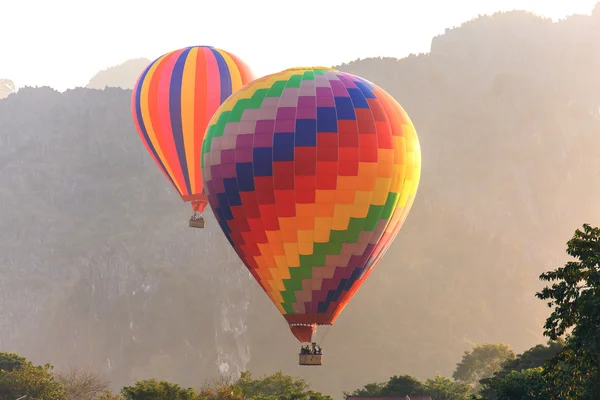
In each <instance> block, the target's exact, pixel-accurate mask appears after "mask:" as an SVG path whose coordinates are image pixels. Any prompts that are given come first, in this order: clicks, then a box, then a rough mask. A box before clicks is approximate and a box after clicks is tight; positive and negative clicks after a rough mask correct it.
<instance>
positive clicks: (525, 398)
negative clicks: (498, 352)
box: [484, 367, 554, 400]
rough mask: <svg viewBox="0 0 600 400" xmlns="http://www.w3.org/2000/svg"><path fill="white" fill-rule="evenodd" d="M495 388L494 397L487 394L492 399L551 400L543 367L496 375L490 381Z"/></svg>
mask: <svg viewBox="0 0 600 400" xmlns="http://www.w3.org/2000/svg"><path fill="white" fill-rule="evenodd" d="M488 385H489V387H490V389H491V390H493V397H487V396H485V397H484V398H485V399H488V400H491V399H492V398H493V399H495V400H514V399H519V400H551V399H554V397H552V396H551V394H550V392H549V390H548V384H547V382H546V379H545V377H544V374H543V369H542V368H541V367H539V368H530V369H524V370H522V371H511V372H509V373H508V374H506V375H503V376H499V377H495V378H493V379H491V380H490V381H489V383H488Z"/></svg>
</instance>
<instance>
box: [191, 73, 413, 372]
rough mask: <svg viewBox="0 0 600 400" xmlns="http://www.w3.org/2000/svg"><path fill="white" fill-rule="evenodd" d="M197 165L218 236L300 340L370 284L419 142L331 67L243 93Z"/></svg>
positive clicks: (262, 81)
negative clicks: (200, 163)
mask: <svg viewBox="0 0 600 400" xmlns="http://www.w3.org/2000/svg"><path fill="white" fill-rule="evenodd" d="M202 157H203V164H202V165H203V169H204V175H203V179H204V182H205V188H206V193H207V195H208V201H209V204H210V206H211V208H212V209H213V211H214V214H215V216H216V218H217V219H218V221H219V224H220V226H221V228H222V230H223V232H224V233H225V235H226V237H227V239H228V240H229V242H230V243H231V245H232V246H233V248H234V249H235V251H236V252H237V254H238V255H239V257H240V258H241V259H242V261H243V262H244V264H245V265H246V267H247V268H248V270H249V271H250V272H251V273H252V275H253V276H254V278H255V279H256V280H257V281H258V283H259V284H260V286H261V287H262V288H263V289H264V291H265V292H266V293H267V295H268V296H269V298H270V299H271V301H272V302H273V303H274V304H275V306H276V307H277V309H278V310H279V311H280V312H281V313H282V314H283V316H284V317H285V319H286V321H287V323H288V324H289V326H290V328H291V331H292V333H293V334H294V335H295V336H296V338H297V339H298V340H299V341H300V342H310V341H311V340H312V336H313V333H314V331H315V329H316V326H317V325H331V324H333V323H334V321H335V320H336V318H337V317H338V315H339V314H340V312H341V311H342V310H343V309H344V307H345V306H346V304H347V303H348V302H349V301H350V299H351V298H352V296H353V295H354V293H355V292H356V290H358V288H359V287H360V286H361V285H362V284H363V282H364V281H365V279H367V277H368V276H369V274H370V273H371V271H372V270H373V267H375V265H376V264H377V263H378V261H379V259H380V258H381V257H382V256H383V254H384V253H385V252H386V251H387V249H388V247H389V246H390V244H391V243H392V241H393V240H394V238H395V237H396V235H397V234H398V231H399V230H400V228H401V226H402V224H403V223H404V220H405V219H406V217H407V215H408V213H409V211H410V209H411V206H412V204H413V201H414V199H415V195H416V193H417V188H418V186H419V180H420V176H421V150H420V145H419V140H418V137H417V133H416V131H415V128H414V126H413V124H412V122H411V121H410V119H409V117H408V115H407V114H406V113H405V112H404V110H403V109H402V107H401V106H400V105H399V104H398V102H396V100H394V98H392V96H390V95H389V94H388V93H386V92H385V91H384V90H382V89H381V88H380V87H378V86H376V85H375V84H373V83H371V82H369V81H367V80H365V79H363V78H360V77H358V76H355V75H352V74H348V73H344V72H340V71H337V70H334V69H331V68H317V67H315V68H294V69H290V70H286V71H283V72H280V73H276V74H273V75H269V76H266V77H263V78H259V79H257V80H255V81H253V82H252V83H250V84H249V85H246V86H245V87H244V88H242V89H241V90H239V91H238V92H236V93H235V94H234V95H233V96H231V97H230V98H229V99H227V100H226V101H225V102H224V103H223V104H222V105H221V106H220V107H219V109H218V110H217V112H216V113H215V115H214V116H213V118H212V120H211V121H210V123H209V127H208V131H207V133H206V136H205V138H204V144H203V148H202ZM302 356H303V355H301V363H302ZM308 358H310V357H308ZM306 363H307V364H311V363H313V361H310V360H309V361H307V362H306ZM315 364H316V365H319V364H320V360H316V361H314V364H312V365H315Z"/></svg>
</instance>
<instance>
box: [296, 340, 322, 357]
mask: <svg viewBox="0 0 600 400" xmlns="http://www.w3.org/2000/svg"><path fill="white" fill-rule="evenodd" d="M311 345H312V350H311V349H310V348H309V347H308V345H305V346H302V347H301V348H300V354H312V355H317V354H318V355H321V354H322V350H321V347H320V346H318V345H317V343H316V342H312V343H311Z"/></svg>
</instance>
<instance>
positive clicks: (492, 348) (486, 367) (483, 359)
mask: <svg viewBox="0 0 600 400" xmlns="http://www.w3.org/2000/svg"><path fill="white" fill-rule="evenodd" d="M514 358H515V353H514V352H513V351H512V350H511V349H510V347H509V346H508V345H507V344H503V343H498V344H490V343H485V344H482V345H474V346H473V349H472V350H470V351H465V353H464V354H463V357H462V360H461V361H460V362H459V363H458V364H457V365H456V370H455V371H454V373H453V374H452V377H453V378H454V379H455V380H457V381H458V382H461V383H466V384H469V385H471V387H472V388H473V389H474V390H475V391H477V390H479V388H480V383H479V381H480V380H481V379H483V378H487V377H489V376H492V375H493V374H494V372H496V371H498V370H500V368H501V367H502V364H503V363H504V362H506V361H507V360H514Z"/></svg>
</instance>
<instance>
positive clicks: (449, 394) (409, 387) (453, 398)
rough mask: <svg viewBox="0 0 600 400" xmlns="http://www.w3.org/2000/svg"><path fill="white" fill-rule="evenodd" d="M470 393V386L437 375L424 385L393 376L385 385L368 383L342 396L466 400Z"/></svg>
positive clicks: (407, 377)
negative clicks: (424, 397) (425, 397)
mask: <svg viewBox="0 0 600 400" xmlns="http://www.w3.org/2000/svg"><path fill="white" fill-rule="evenodd" d="M470 393H471V386H469V385H467V384H465V383H460V382H453V381H451V380H450V379H448V378H444V377H442V376H439V375H437V376H436V377H435V378H434V379H427V381H425V383H421V382H420V381H419V380H418V379H416V378H414V377H412V376H410V375H403V376H397V375H395V376H392V377H391V378H390V379H389V380H388V381H387V382H386V383H369V384H366V385H365V386H364V387H363V388H362V389H357V390H355V391H354V392H352V393H347V392H344V396H345V398H347V397H348V396H357V397H371V396H373V397H383V396H401V397H402V396H431V397H433V398H434V399H436V400H466V399H467V398H468V396H469V394H470Z"/></svg>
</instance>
